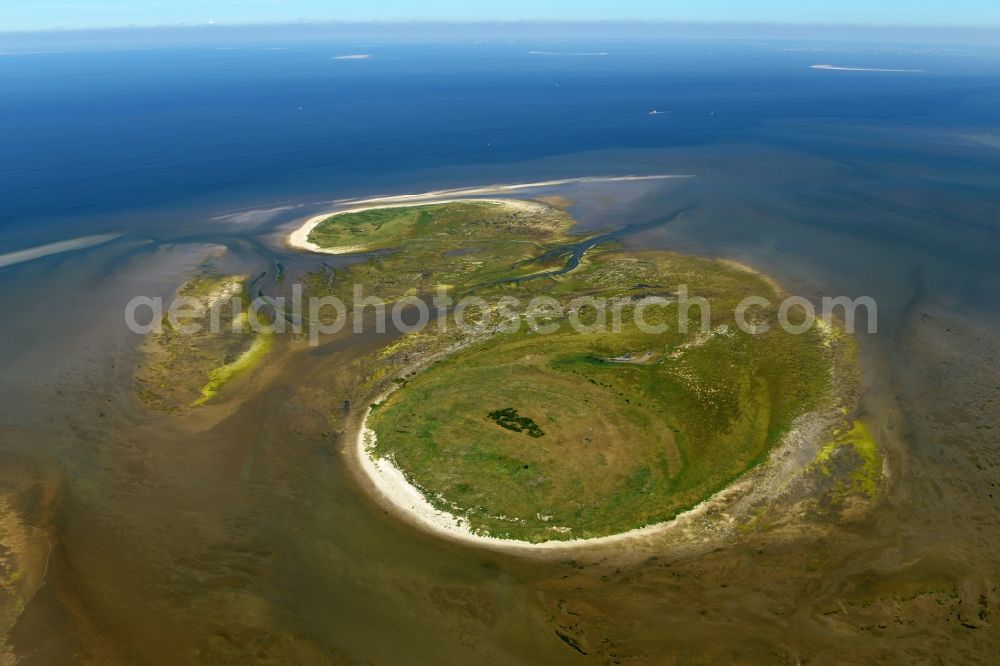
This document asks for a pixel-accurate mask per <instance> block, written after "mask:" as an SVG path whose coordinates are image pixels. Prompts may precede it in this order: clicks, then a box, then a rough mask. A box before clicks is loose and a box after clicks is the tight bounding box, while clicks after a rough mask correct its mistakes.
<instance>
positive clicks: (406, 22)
mask: <svg viewBox="0 0 1000 666" xmlns="http://www.w3.org/2000/svg"><path fill="white" fill-rule="evenodd" d="M602 25H607V26H619V27H640V26H642V27H697V28H741V27H742V28H761V27H767V28H810V29H815V28H820V29H836V28H840V29H865V30H930V31H938V30H941V31H968V32H990V31H996V30H1000V23H995V24H987V25H981V24H980V25H977V24H969V23H880V22H833V21H830V22H827V21H823V22H816V23H810V22H801V21H671V20H663V19H651V20H641V19H592V20H551V19H484V20H447V19H391V20H386V19H371V20H356V21H344V20H339V19H299V20H291V21H246V22H226V21H207V22H199V23H187V22H181V23H155V24H154V23H150V24H141V23H131V24H120V25H102V26H86V27H66V26H52V27H47V28H23V29H18V28H15V29H12V30H11V29H6V30H2V29H0V35H27V34H46V33H60V34H65V33H85V32H102V31H127V30H176V29H190V30H198V29H202V30H212V29H232V28H269V27H270V28H295V27H324V26H326V27H334V26H344V27H347V26H365V27H379V26H387V27H389V26H395V27H402V26H427V27H432V26H438V27H446V26H482V27H488V26H493V27H507V26H509V27H513V26H538V27H544V26H552V27H558V26H579V27H585V26H602Z"/></svg>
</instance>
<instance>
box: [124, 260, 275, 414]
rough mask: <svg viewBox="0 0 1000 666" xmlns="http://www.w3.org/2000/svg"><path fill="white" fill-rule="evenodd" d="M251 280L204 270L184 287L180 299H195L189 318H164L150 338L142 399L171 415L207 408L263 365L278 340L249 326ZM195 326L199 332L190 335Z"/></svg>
mask: <svg viewBox="0 0 1000 666" xmlns="http://www.w3.org/2000/svg"><path fill="white" fill-rule="evenodd" d="M247 279H248V278H247V276H246V275H223V274H219V273H215V272H213V271H212V270H211V269H209V268H204V269H202V270H201V271H200V272H199V273H198V274H196V275H194V276H192V277H191V278H190V279H188V280H187V281H186V282H185V283H184V284H183V285H181V287H180V288H179V289H178V291H177V296H178V297H181V298H185V299H189V304H190V306H191V307H190V308H188V309H187V312H188V316H189V319H187V320H183V319H182V320H180V321H174V322H171V319H170V317H169V316H167V315H164V317H163V320H162V321H161V323H160V330H159V331H158V332H153V333H150V334H149V335H148V336H147V337H146V340H145V341H144V343H143V345H142V347H141V349H140V351H141V357H140V361H139V364H138V367H137V368H136V392H137V394H138V397H139V399H140V400H142V401H143V402H144V403H145V404H146V405H148V406H149V407H151V408H153V409H156V410H158V411H165V412H177V411H180V410H183V409H186V408H194V407H201V406H204V405H205V404H206V403H208V402H209V401H211V400H213V399H218V398H220V394H221V392H222V391H223V389H224V388H225V387H227V386H229V385H230V384H233V383H234V381H235V380H237V379H238V378H241V377H244V376H247V375H249V374H250V373H251V372H252V370H253V369H254V368H255V367H257V366H258V365H259V364H260V362H261V360H262V359H263V358H264V357H265V356H266V355H267V354H268V353H269V352H270V351H271V348H272V346H273V343H274V336H273V335H272V334H268V333H264V332H261V331H255V330H253V327H251V326H250V325H249V320H248V317H247V312H248V309H249V305H250V296H249V295H248V294H247V292H246V281H247ZM191 323H197V324H198V325H199V326H200V328H199V330H187V329H186V327H187V326H188V325H189V324H191ZM175 324H177V325H175Z"/></svg>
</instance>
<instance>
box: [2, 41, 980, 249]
mask: <svg viewBox="0 0 1000 666" xmlns="http://www.w3.org/2000/svg"><path fill="white" fill-rule="evenodd" d="M0 50H2V49H0ZM351 54H368V55H370V57H368V58H366V59H336V57H337V56H342V55H351ZM814 64H835V65H837V66H843V67H868V68H873V67H874V68H891V69H916V70H923V71H922V72H915V73H907V72H897V73H878V72H852V71H821V70H815V69H811V68H810V66H811V65H814ZM998 64H1000V58H998V57H997V56H996V55H993V54H990V53H983V52H981V51H977V50H963V49H938V48H934V49H929V48H926V47H905V46H896V47H892V48H881V47H878V46H873V45H834V46H831V47H829V48H817V47H816V45H802V44H796V43H791V42H789V43H786V42H745V41H719V42H715V41H691V42H677V41H674V42H660V43H642V42H628V41H623V42H612V43H606V42H603V43H575V42H573V43H569V42H559V43H542V42H539V43H533V42H512V43H477V44H437V45H435V44H411V45H405V44H404V45H401V44H387V43H362V44H349V43H342V42H338V43H332V42H330V43H320V42H304V43H296V42H292V43H287V44H272V45H270V46H266V47H261V46H257V47H252V46H232V47H212V46H204V45H200V46H197V47H188V48H158V49H125V50H106V51H83V52H80V51H76V52H49V53H37V52H35V53H7V54H4V55H0V91H2V93H0V227H8V228H9V227H11V225H23V223H25V222H32V223H33V225H37V224H41V223H46V222H52V221H54V220H58V219H63V218H80V219H83V218H88V219H90V222H88V223H86V224H88V225H92V224H97V226H100V224H99V222H95V221H94V220H93V219H92V218H90V217H89V216H93V215H94V214H98V213H111V212H115V211H126V210H134V209H139V208H145V207H151V206H161V205H164V204H170V203H172V202H181V201H189V200H197V199H199V198H203V197H211V196H213V195H215V194H218V193H223V192H229V193H231V195H232V196H233V197H234V198H239V197H240V196H244V195H245V196H247V197H248V198H249V199H261V200H264V199H267V198H268V197H269V196H273V197H274V198H282V197H291V198H295V197H299V196H306V195H315V194H317V193H320V192H323V193H327V194H330V195H332V196H335V195H347V194H354V193H356V192H359V191H379V190H380V189H390V190H391V189H393V188H394V187H402V184H403V183H407V182H408V177H407V174H411V173H416V172H421V173H426V172H430V171H433V170H435V169H455V168H456V167H457V168H458V171H457V172H456V175H453V176H450V177H449V179H450V180H452V181H454V182H455V184H461V183H460V182H459V181H461V177H460V175H461V169H462V168H463V167H465V166H466V165H479V166H482V165H504V164H515V163H519V162H526V161H529V160H534V159H536V158H542V157H548V156H557V155H567V154H576V153H581V152H584V151H595V150H617V149H633V148H644V149H649V148H662V147H677V146H710V145H712V144H713V143H717V142H724V143H732V142H734V141H736V142H747V143H756V144H761V145H778V146H786V147H791V148H793V149H800V150H801V149H804V150H808V149H810V146H809V145H808V144H809V141H810V139H809V138H807V137H806V135H805V134H803V133H801V132H797V131H796V129H795V128H800V129H801V127H802V126H803V125H804V124H815V123H821V124H826V125H828V126H829V123H830V121H831V120H833V119H835V120H836V122H837V128H840V129H842V128H843V127H845V126H847V127H849V126H851V125H856V126H859V127H862V128H870V127H873V126H887V125H891V126H892V127H894V128H896V129H906V128H919V129H921V130H933V129H942V130H953V129H961V130H962V131H979V129H981V128H990V127H996V125H997V122H998V109H1000V67H998ZM654 109H655V110H657V111H658V112H660V113H658V114H656V115H650V111H652V110H654ZM779 124H780V127H779ZM762 128H771V129H770V130H768V131H766V132H764V133H763V134H762V131H761V130H762ZM831 131H832V127H831ZM983 131H987V132H988V129H986V130H983ZM839 149H840V150H843V151H844V153H845V155H844V157H845V158H850V154H851V151H856V150H859V149H860V150H872V151H875V150H879V148H878V147H875V146H872V147H870V148H866V147H863V146H862V147H861V148H859V147H858V146H857V145H852V146H847V145H842V146H840V148H839ZM824 150H825V151H827V152H829V151H830V150H837V148H836V147H835V146H832V147H831V146H826V147H825V148H824ZM594 168H595V166H594V165H592V164H583V163H576V164H574V163H573V161H572V160H570V161H568V162H567V163H566V164H565V165H564V167H563V168H562V169H561V174H559V175H565V176H572V175H589V174H590V173H591V172H592V171H593V169H594ZM614 168H616V169H618V170H624V171H629V169H628V168H627V166H623V165H618V166H616V167H614ZM574 171H575V172H576V173H574ZM470 175H471V174H470ZM525 175H528V174H525ZM410 180H412V179H410ZM15 245H16V243H15ZM8 246H9V244H8V242H7V241H5V240H4V239H3V237H0V247H8Z"/></svg>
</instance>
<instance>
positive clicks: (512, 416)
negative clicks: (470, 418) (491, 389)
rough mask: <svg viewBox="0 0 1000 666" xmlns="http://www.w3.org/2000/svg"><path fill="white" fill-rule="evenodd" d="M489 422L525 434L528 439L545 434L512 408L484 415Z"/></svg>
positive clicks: (535, 424)
mask: <svg viewBox="0 0 1000 666" xmlns="http://www.w3.org/2000/svg"><path fill="white" fill-rule="evenodd" d="M486 416H487V418H489V419H490V420H491V421H493V422H494V423H496V424H497V425H498V426H500V427H501V428H506V429H507V430H513V431H514V432H523V433H527V434H528V436H529V437H541V436H542V435H544V434H545V433H544V432H542V429H541V428H539V427H538V424H537V423H535V422H534V421H532V420H531V419H529V418H528V417H527V416H521V415H520V414H518V413H517V410H516V409H514V408H513V407H506V408H504V409H497V410H494V411H492V412H490V413H489V414H487V415H486Z"/></svg>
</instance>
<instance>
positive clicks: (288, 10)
mask: <svg viewBox="0 0 1000 666" xmlns="http://www.w3.org/2000/svg"><path fill="white" fill-rule="evenodd" d="M301 19H305V20H317V21H318V20H327V21H328V20H341V21H370V20H376V21H393V20H430V21H440V20H451V21H480V20H570V21H588V20H650V21H653V20H656V21H709V22H779V23H868V24H871V23H876V24H905V25H948V26H953V25H971V26H979V27H982V26H987V25H992V26H996V25H1000V1H998V0H952V1H950V2H928V1H927V0H811V1H808V0H617V2H607V1H603V2H598V1H596V0H549V1H543V0H503V1H502V2H496V1H494V2H485V1H483V0H479V1H477V0H423V1H417V2H413V1H412V0H368V1H367V2H366V1H365V0H354V1H352V2H346V1H345V0H335V1H330V0H0V31H2V30H41V29H48V28H56V27H64V28H94V27H117V26H125V25H177V24H182V23H186V24H204V23H209V22H217V23H220V24H232V23H262V22H263V23H269V22H292V21H297V20H301Z"/></svg>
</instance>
